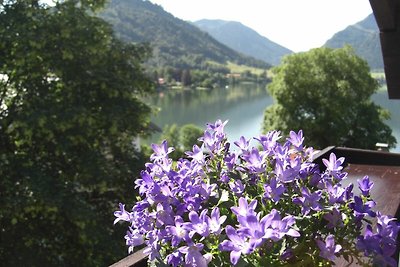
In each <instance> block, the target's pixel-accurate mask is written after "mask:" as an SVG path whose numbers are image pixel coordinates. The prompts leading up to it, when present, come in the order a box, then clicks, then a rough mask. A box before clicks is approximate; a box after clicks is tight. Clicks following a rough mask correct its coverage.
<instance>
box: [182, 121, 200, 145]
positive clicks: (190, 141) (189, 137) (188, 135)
mask: <svg viewBox="0 0 400 267" xmlns="http://www.w3.org/2000/svg"><path fill="white" fill-rule="evenodd" d="M203 132H204V131H203V129H201V128H200V127H198V126H196V125H194V124H186V125H183V126H182V127H181V130H180V143H181V145H182V147H183V151H188V150H192V147H193V145H198V146H200V145H201V143H200V141H199V140H198V139H199V137H201V136H203Z"/></svg>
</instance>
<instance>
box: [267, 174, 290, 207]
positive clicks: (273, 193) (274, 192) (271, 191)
mask: <svg viewBox="0 0 400 267" xmlns="http://www.w3.org/2000/svg"><path fill="white" fill-rule="evenodd" d="M264 190H265V193H264V197H266V198H268V199H271V200H272V201H274V202H278V201H279V199H280V198H281V195H282V194H283V192H285V187H284V186H283V185H282V184H280V183H278V182H277V181H276V178H272V179H271V181H270V183H269V184H265V185H264Z"/></svg>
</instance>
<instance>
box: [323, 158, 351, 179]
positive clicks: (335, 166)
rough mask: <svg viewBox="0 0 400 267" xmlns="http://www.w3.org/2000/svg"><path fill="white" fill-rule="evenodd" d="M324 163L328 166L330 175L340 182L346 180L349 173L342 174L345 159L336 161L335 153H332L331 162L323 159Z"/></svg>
mask: <svg viewBox="0 0 400 267" xmlns="http://www.w3.org/2000/svg"><path fill="white" fill-rule="evenodd" d="M322 162H323V163H324V165H325V166H326V170H327V172H328V173H329V174H330V175H332V176H333V177H335V178H336V179H338V180H343V179H344V178H346V176H347V173H342V172H341V170H342V169H343V166H342V164H343V162H344V157H341V158H339V159H336V155H335V154H334V153H331V154H330V156H329V161H328V160H327V159H322Z"/></svg>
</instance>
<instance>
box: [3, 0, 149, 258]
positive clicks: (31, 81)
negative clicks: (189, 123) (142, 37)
mask: <svg viewBox="0 0 400 267" xmlns="http://www.w3.org/2000/svg"><path fill="white" fill-rule="evenodd" d="M102 4H104V1H94V0H85V1H76V0H71V1H69V0H67V1H59V2H57V3H56V5H55V6H53V7H49V6H47V5H45V4H42V3H41V2H40V1H37V0H18V1H16V0H14V1H1V2H0V159H1V160H0V177H1V180H0V259H1V260H2V264H4V265H5V266H27V265H29V266H106V265H108V264H111V263H113V262H115V261H116V260H117V259H119V258H121V257H123V256H124V255H125V253H126V251H125V249H124V247H125V246H124V244H123V242H121V240H120V236H121V234H122V233H121V231H122V229H120V230H118V228H117V227H113V225H112V223H113V218H112V211H113V210H115V209H116V203H118V202H123V201H124V200H125V199H126V197H127V196H129V195H130V193H131V190H130V189H131V187H132V186H133V185H132V178H133V176H134V175H136V174H137V173H138V170H139V169H141V168H142V166H143V164H144V161H143V160H142V156H141V154H140V153H139V152H138V151H136V150H135V148H134V146H133V145H132V142H133V140H134V138H135V137H137V136H138V135H144V134H148V133H149V127H148V125H149V120H150V108H149V107H148V106H147V105H146V104H144V103H143V102H142V100H141V97H142V96H143V95H145V94H146V93H147V92H149V91H150V90H151V88H152V85H151V83H150V82H149V80H148V79H147V78H146V77H145V75H144V74H143V69H142V62H143V61H144V60H145V59H146V57H147V55H148V52H149V50H148V48H146V47H144V46H140V45H130V44H125V43H122V42H121V41H119V40H118V39H116V38H115V37H114V36H113V33H112V30H111V27H110V26H109V25H108V24H107V23H105V22H104V21H103V20H102V19H100V18H98V17H94V16H92V15H90V14H93V13H92V12H94V11H95V10H97V9H98V8H99V7H100V6H101V5H102ZM116 229H117V230H116ZM115 231H119V232H118V233H114V232H115Z"/></svg>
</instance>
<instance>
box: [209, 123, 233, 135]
mask: <svg viewBox="0 0 400 267" xmlns="http://www.w3.org/2000/svg"><path fill="white" fill-rule="evenodd" d="M227 123H228V121H227V120H226V121H224V122H222V121H221V120H217V121H216V122H215V123H214V124H211V123H208V124H207V127H208V128H209V129H211V130H213V131H215V133H216V134H217V135H224V127H225V125H226V124H227Z"/></svg>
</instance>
